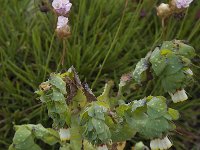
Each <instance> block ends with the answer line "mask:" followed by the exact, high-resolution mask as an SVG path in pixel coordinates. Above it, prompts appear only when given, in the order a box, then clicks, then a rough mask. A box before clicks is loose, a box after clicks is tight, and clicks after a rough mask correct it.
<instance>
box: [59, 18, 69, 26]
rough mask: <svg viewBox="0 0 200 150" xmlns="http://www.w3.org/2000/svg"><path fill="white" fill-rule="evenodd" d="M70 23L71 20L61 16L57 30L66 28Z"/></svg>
mask: <svg viewBox="0 0 200 150" xmlns="http://www.w3.org/2000/svg"><path fill="white" fill-rule="evenodd" d="M68 21H69V20H68V18H67V17H64V16H59V17H58V22H57V29H59V28H63V27H66V26H67V24H68Z"/></svg>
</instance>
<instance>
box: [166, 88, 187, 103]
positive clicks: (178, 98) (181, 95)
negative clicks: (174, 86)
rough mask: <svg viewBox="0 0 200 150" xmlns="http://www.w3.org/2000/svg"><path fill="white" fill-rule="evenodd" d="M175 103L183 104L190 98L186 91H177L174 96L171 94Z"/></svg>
mask: <svg viewBox="0 0 200 150" xmlns="http://www.w3.org/2000/svg"><path fill="white" fill-rule="evenodd" d="M169 95H170V96H171V98H172V101H173V102H174V103H178V102H182V101H185V100H187V99H188V96H187V94H186V92H185V90H184V89H182V90H178V91H176V92H175V93H174V94H173V93H169Z"/></svg>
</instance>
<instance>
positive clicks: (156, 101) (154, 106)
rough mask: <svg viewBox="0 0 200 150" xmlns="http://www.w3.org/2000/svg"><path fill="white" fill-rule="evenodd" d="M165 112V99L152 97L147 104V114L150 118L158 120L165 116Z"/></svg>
mask: <svg viewBox="0 0 200 150" xmlns="http://www.w3.org/2000/svg"><path fill="white" fill-rule="evenodd" d="M166 112H167V104H166V99H165V98H164V97H153V98H152V99H151V100H150V101H149V102H148V103H147V114H148V115H149V116H150V117H151V118H159V117H161V116H163V115H164V114H166Z"/></svg>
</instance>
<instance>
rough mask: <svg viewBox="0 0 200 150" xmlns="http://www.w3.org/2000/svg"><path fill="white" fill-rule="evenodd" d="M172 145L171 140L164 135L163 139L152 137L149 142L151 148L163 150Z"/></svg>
mask: <svg viewBox="0 0 200 150" xmlns="http://www.w3.org/2000/svg"><path fill="white" fill-rule="evenodd" d="M171 146H172V143H171V141H170V140H169V139H168V137H167V136H166V137H165V138H163V139H154V140H151V142H150V147H151V149H152V150H159V149H160V150H165V149H169V148H170V147H171Z"/></svg>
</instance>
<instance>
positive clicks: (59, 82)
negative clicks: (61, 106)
mask: <svg viewBox="0 0 200 150" xmlns="http://www.w3.org/2000/svg"><path fill="white" fill-rule="evenodd" d="M49 82H50V83H51V84H52V85H54V86H55V87H56V88H58V89H59V90H60V91H61V92H62V93H63V94H66V93H67V91H66V83H65V82H64V81H63V79H62V78H61V76H60V75H59V74H54V73H52V74H51V75H50V80H49Z"/></svg>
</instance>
